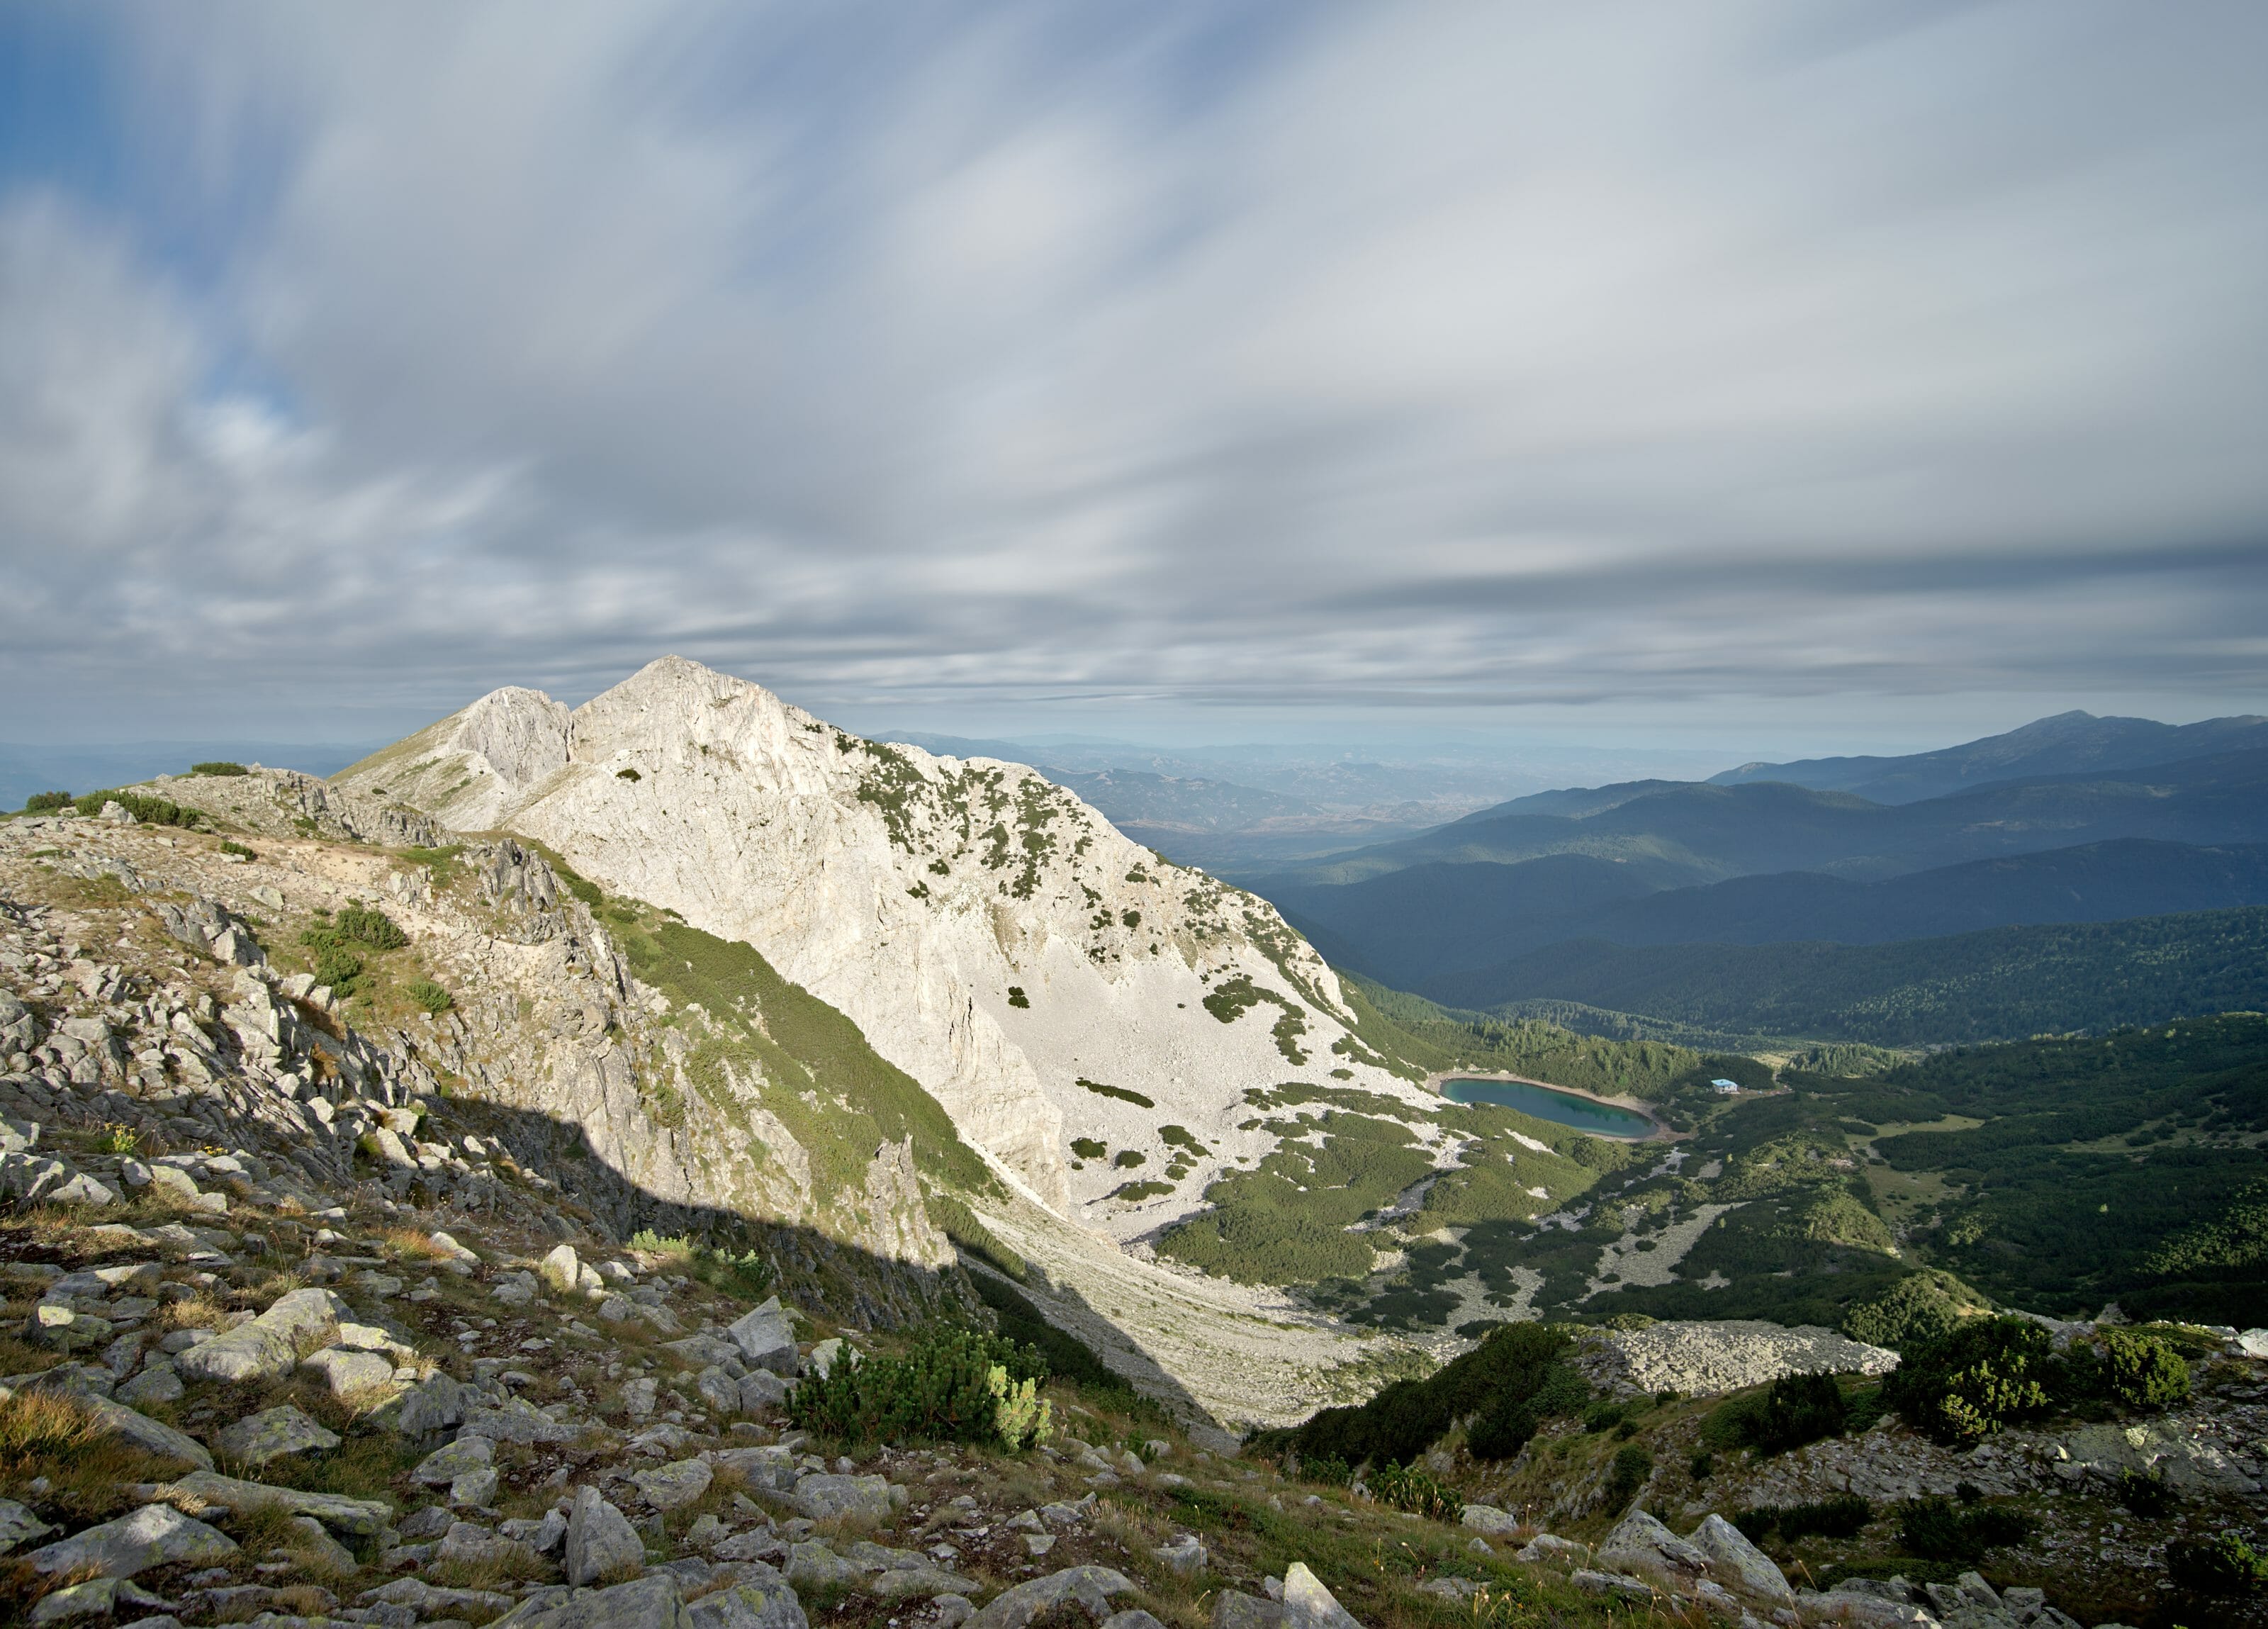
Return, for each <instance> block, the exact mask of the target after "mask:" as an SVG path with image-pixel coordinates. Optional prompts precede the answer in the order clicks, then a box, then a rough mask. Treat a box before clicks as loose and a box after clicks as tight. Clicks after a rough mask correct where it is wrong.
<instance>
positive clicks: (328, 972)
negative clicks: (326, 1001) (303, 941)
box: [315, 945, 363, 996]
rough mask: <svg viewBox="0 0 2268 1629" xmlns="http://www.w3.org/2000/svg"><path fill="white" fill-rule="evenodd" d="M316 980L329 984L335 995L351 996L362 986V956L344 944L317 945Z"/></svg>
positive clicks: (319, 982)
mask: <svg viewBox="0 0 2268 1629" xmlns="http://www.w3.org/2000/svg"><path fill="white" fill-rule="evenodd" d="M315 982H316V983H317V984H328V985H329V986H330V987H331V993H332V994H333V995H335V996H350V995H352V994H354V993H355V992H356V991H358V990H360V989H361V988H362V982H363V965H362V958H361V957H360V956H358V955H355V953H354V952H353V951H351V950H349V949H348V948H347V947H345V946H343V945H319V946H317V947H315Z"/></svg>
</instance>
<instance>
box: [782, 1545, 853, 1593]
mask: <svg viewBox="0 0 2268 1629" xmlns="http://www.w3.org/2000/svg"><path fill="white" fill-rule="evenodd" d="M864 1576H865V1574H863V1573H862V1572H861V1571H860V1570H859V1568H858V1566H856V1565H855V1564H854V1563H852V1562H851V1561H849V1560H847V1559H844V1558H843V1557H842V1556H839V1555H836V1553H835V1552H834V1551H832V1550H830V1549H828V1547H827V1546H826V1545H825V1544H821V1543H820V1542H819V1541H818V1540H816V1539H810V1540H806V1542H804V1543H802V1544H794V1545H791V1546H790V1547H789V1549H788V1552H787V1581H788V1582H790V1583H791V1584H793V1585H794V1586H795V1587H796V1588H799V1589H848V1588H852V1587H853V1586H854V1585H856V1584H857V1583H858V1581H859V1579H860V1578H862V1577H864Z"/></svg>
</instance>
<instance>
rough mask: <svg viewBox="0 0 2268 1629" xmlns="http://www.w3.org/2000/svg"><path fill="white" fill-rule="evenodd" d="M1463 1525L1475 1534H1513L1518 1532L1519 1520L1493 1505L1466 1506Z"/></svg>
mask: <svg viewBox="0 0 2268 1629" xmlns="http://www.w3.org/2000/svg"><path fill="white" fill-rule="evenodd" d="M1463 1523H1464V1525H1465V1526H1467V1527H1469V1528H1470V1529H1473V1531H1475V1532H1476V1533H1497V1534H1504V1533H1515V1532H1518V1531H1519V1530H1520V1518H1519V1517H1518V1516H1516V1515H1513V1514H1512V1513H1511V1512H1510V1511H1508V1510H1499V1508H1497V1507H1496V1506H1494V1505H1467V1506H1466V1507H1465V1510H1464V1516H1463Z"/></svg>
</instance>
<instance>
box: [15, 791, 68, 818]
mask: <svg viewBox="0 0 2268 1629" xmlns="http://www.w3.org/2000/svg"><path fill="white" fill-rule="evenodd" d="M70 800H71V795H70V793H69V792H33V794H32V795H31V796H30V797H28V798H26V799H25V800H24V813H25V814H26V815H44V814H46V813H47V812H48V810H49V809H59V808H62V807H63V806H64V805H66V804H68V803H69V802H70Z"/></svg>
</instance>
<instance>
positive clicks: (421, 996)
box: [404, 978, 457, 1018]
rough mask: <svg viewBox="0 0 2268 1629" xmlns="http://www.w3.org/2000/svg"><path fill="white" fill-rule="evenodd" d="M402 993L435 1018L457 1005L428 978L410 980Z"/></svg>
mask: <svg viewBox="0 0 2268 1629" xmlns="http://www.w3.org/2000/svg"><path fill="white" fill-rule="evenodd" d="M404 993H405V994H407V995H408V996H409V999H411V1000H412V1001H415V1002H416V1004H417V1005H418V1006H422V1007H423V1008H424V1009H425V1010H426V1011H427V1012H429V1013H431V1014H433V1015H434V1016H435V1017H436V1018H438V1017H439V1016H440V1015H441V1014H444V1013H446V1012H447V1011H448V1010H449V1009H450V1008H451V1007H453V1006H456V1005H457V1001H456V998H455V997H453V996H452V995H451V994H450V993H449V992H448V991H446V990H444V989H442V988H441V986H440V985H438V984H435V983H434V982H433V981H432V980H431V979H430V978H413V979H411V980H410V981H409V989H408V990H407V991H405V992H404Z"/></svg>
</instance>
